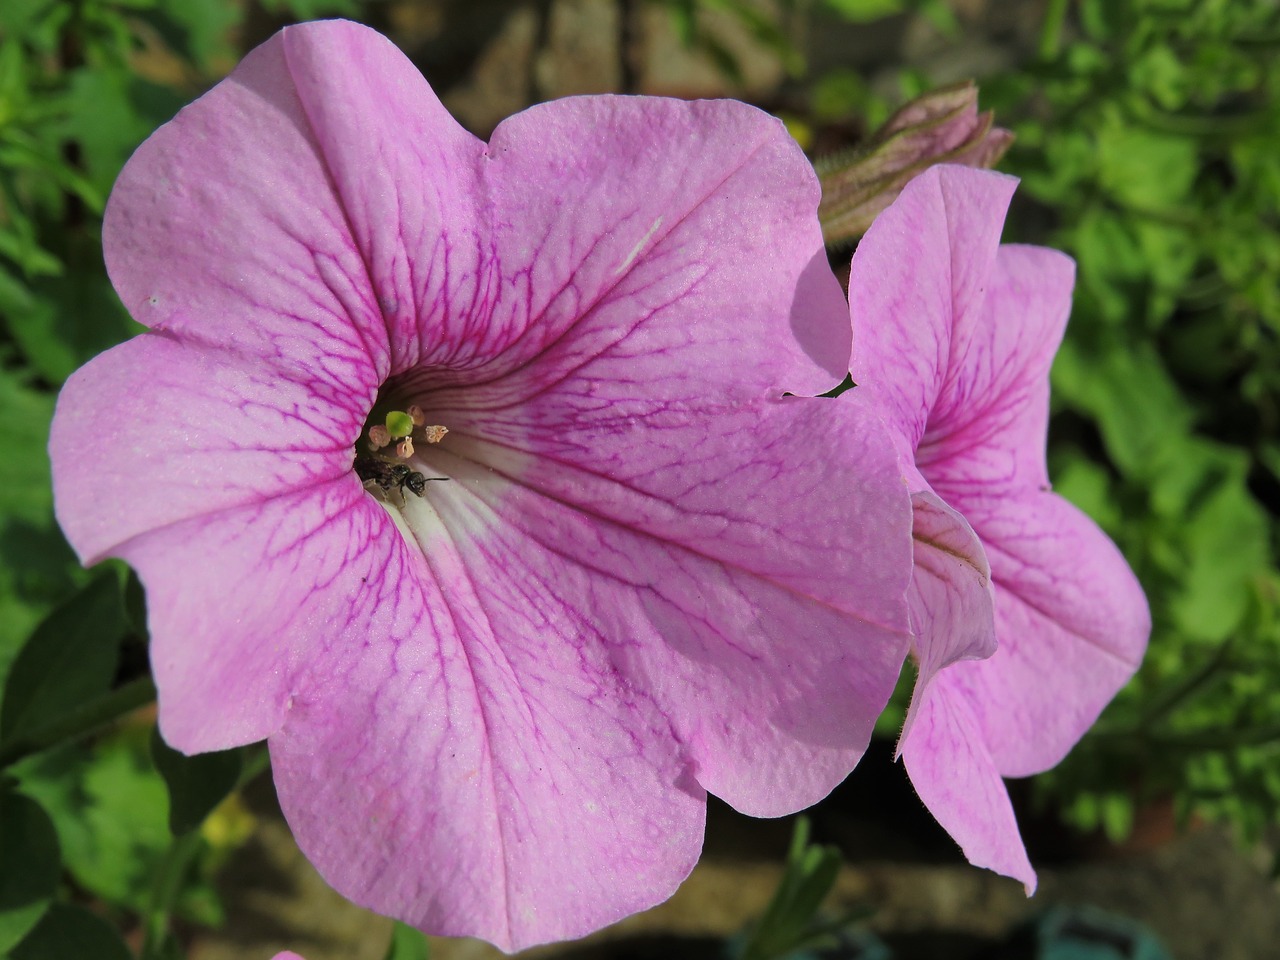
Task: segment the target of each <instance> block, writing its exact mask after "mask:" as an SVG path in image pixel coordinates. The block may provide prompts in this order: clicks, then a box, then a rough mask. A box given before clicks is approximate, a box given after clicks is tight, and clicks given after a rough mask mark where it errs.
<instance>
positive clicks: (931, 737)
mask: <svg viewBox="0 0 1280 960" xmlns="http://www.w3.org/2000/svg"><path fill="white" fill-rule="evenodd" d="M1015 184H1016V181H1015V180H1013V179H1012V178H1010V177H1006V176H1002V175H1000V174H995V173H988V172H984V171H976V170H970V169H967V168H963V167H953V166H940V167H934V168H932V169H931V170H929V171H927V172H926V173H924V174H922V175H921V176H919V177H917V178H916V179H915V180H913V181H912V182H911V183H910V184H908V185H907V187H906V189H905V190H903V192H902V195H901V196H900V197H899V198H898V200H897V201H895V202H894V204H893V205H892V206H891V207H889V208H888V209H887V210H886V211H885V212H884V213H882V214H881V215H880V217H879V218H878V219H877V220H876V222H875V224H873V226H872V227H871V229H870V230H869V231H868V232H867V235H866V236H865V237H864V238H863V240H862V242H861V243H860V244H859V246H858V250H857V252H856V254H855V255H854V258H853V267H852V272H851V276H850V282H849V301H850V309H851V312H852V316H853V322H854V330H855V338H856V344H857V346H856V350H855V355H854V364H853V377H854V380H855V381H856V382H857V383H858V384H859V386H858V389H857V390H855V391H853V393H854V394H857V393H863V394H864V396H869V397H872V398H874V399H875V401H876V403H877V404H878V405H879V406H880V407H881V409H882V410H883V411H884V413H885V417H886V420H887V421H888V422H889V425H890V428H891V430H892V432H893V433H894V435H895V437H896V439H897V443H898V445H899V450H900V454H901V456H902V458H903V461H904V463H905V464H906V465H907V466H906V470H907V473H908V477H909V482H910V486H911V491H912V500H913V503H914V507H915V522H914V532H915V537H916V549H915V563H916V571H915V575H914V577H913V583H912V588H911V594H910V601H911V616H912V630H913V633H914V637H915V639H914V652H915V655H916V659H917V661H918V664H919V679H918V681H917V686H916V692H915V696H914V698H913V701H912V707H911V711H910V713H909V714H908V718H907V725H906V728H905V729H904V731H903V736H902V741H901V745H900V748H901V752H902V756H903V759H904V761H905V763H906V767H907V771H908V773H909V775H910V777H911V781H912V783H913V784H914V785H915V787H916V790H917V791H918V793H919V794H920V797H921V799H922V800H923V801H924V802H925V804H926V806H928V808H929V810H930V811H931V812H932V813H933V814H934V816H935V817H936V818H937V819H938V821H939V822H940V823H941V824H942V825H943V826H944V827H945V828H946V829H947V831H948V832H949V833H950V834H951V835H952V837H954V838H955V839H956V841H957V842H958V843H959V844H960V846H961V848H962V849H963V851H964V853H965V855H966V856H967V857H968V858H969V860H970V861H971V862H973V863H975V864H978V865H979V866H984V867H989V868H991V869H993V870H996V871H998V872H1000V873H1003V874H1006V875H1008V876H1012V877H1016V878H1017V879H1019V880H1021V881H1023V883H1025V884H1026V885H1027V887H1028V889H1032V888H1034V886H1035V872H1034V871H1033V870H1032V868H1031V864H1030V863H1029V861H1028V859H1027V854H1026V851H1025V849H1024V847H1023V844H1022V840H1021V838H1020V836H1019V832H1018V825H1017V822H1016V820H1015V819H1014V813H1013V809H1012V807H1011V805H1010V802H1009V796H1008V792H1007V790H1006V789H1005V786H1004V782H1003V780H1002V779H1001V778H1002V777H1023V776H1028V775H1030V774H1033V773H1038V772H1040V771H1043V770H1046V769H1048V768H1049V767H1052V766H1053V765H1054V764H1056V763H1057V762H1058V761H1059V760H1061V759H1062V758H1063V756H1064V755H1065V754H1066V753H1067V751H1068V750H1069V749H1070V748H1071V747H1072V745H1073V744H1075V742H1076V741H1077V740H1079V739H1080V737H1081V736H1082V735H1083V734H1084V732H1085V731H1086V730H1087V729H1088V728H1089V726H1090V725H1091V724H1092V723H1093V722H1094V720H1095V719H1097V716H1098V714H1099V712H1100V711H1101V710H1102V708H1103V707H1104V706H1105V705H1106V704H1107V702H1108V701H1109V700H1110V699H1111V698H1112V696H1114V695H1115V693H1116V691H1117V690H1118V689H1119V688H1120V687H1121V686H1122V685H1123V684H1124V683H1125V682H1126V681H1127V680H1128V679H1129V677H1130V676H1132V675H1133V673H1134V671H1135V670H1136V669H1137V666H1138V663H1139V661H1140V660H1141V658H1142V654H1143V652H1144V650H1145V649H1146V644H1147V637H1148V634H1149V633H1150V629H1151V620H1150V615H1149V613H1148V610H1147V603H1146V599H1145V597H1144V596H1143V592H1142V588H1141V587H1140V586H1139V584H1138V582H1137V580H1136V579H1135V578H1134V575H1133V573H1132V571H1130V569H1129V567H1128V565H1127V564H1126V563H1125V561H1124V558H1123V557H1121V555H1120V553H1119V552H1118V551H1117V550H1116V548H1115V546H1114V545H1113V544H1112V543H1111V541H1110V540H1109V539H1108V538H1107V536H1106V535H1105V534H1104V533H1103V532H1102V531H1101V530H1099V529H1098V527H1097V526H1096V525H1095V524H1094V523H1093V522H1092V521H1091V520H1090V519H1089V518H1088V517H1086V516H1085V515H1084V514H1083V513H1081V512H1080V511H1079V510H1077V509H1076V508H1075V507H1073V506H1072V505H1071V504H1069V503H1067V502H1066V501H1065V500H1063V499H1062V498H1061V497H1059V496H1057V495H1056V494H1053V493H1051V492H1050V489H1049V478H1048V472H1047V469H1046V466H1045V435H1046V430H1047V426H1048V416H1049V367H1050V364H1051V363H1052V360H1053V356H1054V353H1055V352H1056V351H1057V348H1058V344H1059V342H1060V341H1061V339H1062V334H1063V330H1064V328H1065V326H1066V322H1067V316H1068V314H1069V312H1070V309H1071V289H1072V285H1073V282H1074V276H1075V270H1074V265H1073V264H1072V262H1071V261H1070V259H1068V258H1067V257H1066V256H1064V255H1062V254H1060V253H1057V252H1056V251H1053V250H1048V249H1044V248H1040V247H1027V246H1014V245H1004V246H1001V245H1000V242H999V241H1000V231H1001V228H1002V226H1003V224H1004V216H1005V210H1006V208H1007V206H1008V203H1009V199H1010V197H1011V196H1012V194H1013V190H1014V186H1015ZM982 658H987V659H982Z"/></svg>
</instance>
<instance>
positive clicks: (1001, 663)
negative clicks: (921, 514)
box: [952, 491, 1151, 777]
mask: <svg viewBox="0 0 1280 960" xmlns="http://www.w3.org/2000/svg"><path fill="white" fill-rule="evenodd" d="M965 516H966V517H968V519H969V521H970V522H971V523H972V524H973V526H974V529H975V530H977V531H978V535H979V536H980V537H981V538H982V542H983V543H984V544H985V545H986V548H987V556H988V557H989V558H990V560H991V574H992V578H993V580H994V581H995V586H996V635H997V637H998V638H999V641H1000V649H999V651H998V652H997V653H996V655H995V656H994V657H992V658H991V659H990V660H986V661H982V662H975V663H960V664H956V665H955V666H954V667H953V668H952V669H955V670H957V671H962V672H963V675H964V676H965V678H966V682H967V684H968V686H969V688H970V689H972V690H973V691H974V693H973V696H974V706H975V712H976V715H977V719H978V723H979V726H980V728H981V730H982V735H983V737H984V739H985V740H986V743H987V746H988V748H989V749H990V751H991V756H992V757H993V758H994V759H995V762H996V766H997V768H998V769H999V770H1000V772H1001V773H1002V774H1003V775H1004V776H1006V777H1025V776H1029V775H1031V774H1033V773H1039V772H1040V771H1042V770H1046V769H1048V768H1049V767H1052V766H1053V765H1054V764H1056V763H1057V762H1058V761H1060V760H1061V759H1062V758H1063V756H1065V755H1066V753H1067V751H1068V750H1070V749H1071V747H1072V746H1073V745H1074V744H1075V743H1076V741H1077V740H1079V739H1080V737H1081V736H1082V735H1083V734H1084V732H1085V731H1086V730H1087V729H1088V728H1089V727H1090V726H1091V725H1092V724H1093V722H1094V721H1095V720H1096V719H1097V717H1098V714H1099V713H1100V712H1101V710H1102V708H1103V707H1104V706H1106V704H1107V703H1108V702H1109V701H1110V700H1111V698H1112V697H1113V696H1115V693H1116V691H1117V690H1119V689H1120V688H1121V687H1122V686H1124V684H1125V683H1126V682H1127V681H1128V680H1129V678H1130V677H1131V676H1133V673H1134V671H1136V670H1137V668H1138V664H1139V663H1140V661H1141V660H1142V654H1143V652H1144V651H1145V649H1146V646H1147V637H1148V635H1149V634H1150V632H1151V616H1150V613H1149V611H1148V608H1147V601H1146V597H1145V596H1144V595H1143V592H1142V587H1141V586H1140V585H1139V583H1138V581H1137V578H1135V577H1134V575H1133V571H1132V570H1130V568H1129V565H1128V564H1127V563H1126V562H1125V560H1124V557H1122V556H1121V555H1120V551H1118V550H1117V549H1116V547H1115V545H1114V544H1113V543H1112V542H1111V541H1110V539H1108V538H1107V536H1106V534H1104V533H1103V532H1102V531H1101V530H1099V529H1098V527H1097V525H1096V524H1094V522H1093V521H1092V520H1090V519H1089V518H1088V517H1086V516H1085V515H1084V514H1083V513H1081V512H1080V511H1079V510H1078V509H1076V508H1075V507H1074V506H1072V505H1071V504H1069V503H1067V501H1065V500H1063V499H1062V498H1061V497H1059V496H1056V495H1055V494H1051V493H1042V492H1039V491H1029V492H1026V493H1022V494H1005V495H1004V496H1002V497H999V498H983V499H979V498H977V497H974V498H971V499H970V500H969V501H968V502H967V503H966V504H965Z"/></svg>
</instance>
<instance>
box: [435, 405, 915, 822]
mask: <svg viewBox="0 0 1280 960" xmlns="http://www.w3.org/2000/svg"><path fill="white" fill-rule="evenodd" d="M615 426H616V428H615V429H614V430H613V431H609V430H606V429H604V428H603V425H602V424H601V423H596V424H592V423H591V422H590V421H587V422H585V423H583V424H582V426H581V427H580V428H579V430H578V431H577V432H574V430H573V428H572V427H571V426H569V425H568V424H565V425H564V431H563V432H560V431H555V430H552V431H547V432H546V433H545V434H544V435H543V436H545V437H546V440H544V441H543V442H542V443H539V444H538V445H537V447H536V448H535V449H536V450H537V454H536V456H533V457H530V456H529V455H528V454H525V453H522V452H517V451H515V450H512V449H511V448H505V449H504V448H502V447H498V446H496V445H493V444H491V443H490V442H488V441H483V440H476V439H471V440H468V441H467V442H466V443H465V444H462V445H455V446H454V447H453V448H452V450H454V451H456V452H461V453H462V455H464V456H468V457H469V458H471V459H473V460H474V461H475V462H477V463H483V464H485V465H486V466H487V467H489V468H491V469H494V470H497V471H498V472H500V473H503V474H505V475H507V476H510V477H512V478H514V479H516V480H518V481H519V483H520V484H521V485H522V487H523V488H524V489H523V490H520V491H519V493H518V501H517V502H519V503H520V504H521V506H520V507H519V508H518V509H512V508H506V509H507V510H508V511H509V515H507V516H505V517H504V521H505V523H506V524H509V525H511V526H513V527H515V528H516V529H519V530H521V531H523V532H525V534H526V535H527V536H528V537H530V539H531V540H532V541H533V542H536V543H537V544H540V545H542V547H543V548H544V549H546V550H548V551H551V552H552V553H553V554H557V555H558V554H564V555H566V556H568V557H574V558H577V559H578V562H580V563H582V564H584V565H585V566H587V567H588V568H590V569H593V570H597V571H599V573H600V574H601V575H605V574H606V573H607V575H608V576H609V577H610V578H614V579H617V580H618V581H619V584H620V585H625V586H626V587H627V590H629V591H634V592H635V593H636V600H634V601H627V600H626V599H625V597H616V598H613V599H610V600H609V601H608V603H594V604H592V605H591V606H592V607H593V609H597V611H598V614H599V615H600V616H602V617H611V616H612V614H611V613H610V611H617V614H618V616H620V617H622V619H619V620H617V621H616V622H614V625H613V627H612V628H610V629H608V630H605V632H606V633H607V634H608V635H610V636H614V637H617V638H619V639H621V638H623V637H629V636H633V635H635V632H636V630H637V629H638V628H639V627H640V626H642V625H643V624H645V623H646V622H648V623H650V624H651V625H650V626H649V627H648V628H646V630H647V631H653V630H656V633H654V634H653V636H655V637H662V639H663V642H662V643H641V644H636V645H635V646H633V647H629V648H628V652H627V660H628V662H629V663H631V664H632V666H631V667H630V669H631V670H633V671H634V675H635V680H636V683H637V685H640V686H643V687H644V688H645V689H652V690H654V691H655V696H656V697H658V700H659V702H660V703H662V704H663V705H664V707H666V709H668V710H669V711H670V712H671V714H672V716H673V718H674V723H675V726H676V730H677V731H678V732H679V733H680V735H681V736H682V737H683V738H684V739H686V740H687V741H688V742H689V743H690V744H691V749H692V750H693V755H694V759H695V760H696V761H697V762H698V770H697V777H698V780H699V782H700V783H701V784H702V785H703V786H704V787H706V788H707V789H708V790H710V791H712V792H714V793H716V794H717V795H718V796H720V797H722V798H723V799H725V800H727V801H728V802H729V803H731V804H734V805H735V806H737V807H738V808H739V809H742V810H744V811H745V812H748V813H752V814H755V815H763V816H776V815H780V814H782V813H784V812H788V811H791V810H795V809H798V808H800V807H803V806H806V805H808V804H809V803H812V802H815V801H816V800H817V799H819V798H820V797H821V796H823V795H825V794H826V792H827V791H829V790H830V789H831V788H832V787H833V786H835V784H836V783H838V782H839V781H840V780H841V779H842V778H843V776H844V774H845V773H847V771H848V769H850V768H851V767H852V765H853V763H854V762H856V758H857V756H858V755H860V754H861V752H862V750H863V749H864V747H865V745H866V742H867V739H868V738H869V736H870V732H871V728H872V726H873V724H874V718H875V716H876V715H877V714H878V712H879V710H880V709H881V707H882V705H883V703H884V702H885V701H886V700H887V698H888V695H889V693H890V692H891V689H892V686H893V684H894V682H895V680H896V677H897V674H898V669H899V666H900V663H901V658H902V656H903V653H904V649H905V647H904V644H905V641H906V622H905V609H904V604H903V599H902V597H903V592H904V589H905V586H906V583H905V580H906V577H907V575H908V571H909V563H908V553H907V551H908V550H909V549H910V540H909V538H908V536H907V529H908V524H909V522H910V521H909V515H908V513H907V501H906V498H905V496H904V491H903V489H902V486H901V481H900V479H899V477H898V474H897V471H896V468H895V461H894V458H893V456H892V452H891V451H890V449H889V443H888V441H887V438H886V437H885V436H884V434H883V431H882V430H881V429H880V428H879V425H878V422H877V421H876V420H875V419H874V418H873V417H872V416H870V415H869V414H868V413H867V411H866V410H865V407H864V405H862V404H860V403H853V402H844V400H843V398H842V401H841V402H839V403H834V402H830V401H822V400H801V399H799V398H793V399H791V400H786V401H777V402H773V403H766V404H759V405H754V406H751V407H744V408H742V409H740V410H738V411H723V412H719V413H715V414H707V415H700V416H697V417H688V416H685V415H682V414H680V413H678V412H666V411H660V412H658V413H655V414H652V415H650V416H648V417H636V416H633V417H629V418H627V419H626V420H624V421H623V422H622V423H619V424H616V425H615ZM589 441H590V445H588V442H589ZM814 449H822V450H825V451H828V453H827V454H826V457H825V459H821V460H820V459H816V458H814V457H812V456H811V455H810V451H812V450H814ZM439 463H440V464H441V466H442V468H443V470H444V472H448V473H452V472H453V471H454V470H455V469H456V468H454V467H452V466H449V465H448V464H447V462H446V461H444V460H441V461H439ZM730 491H732V495H731V496H730V495H728V494H729V492H730ZM561 577H562V575H561V574H556V577H555V579H557V580H559V579H560V578H561ZM689 578H692V580H690V579H689ZM686 584H687V585H686ZM636 602H639V603H640V607H639V608H636V609H634V610H633V609H632V607H633V605H634V603H636ZM624 614H625V616H624ZM611 622H612V621H611ZM779 658H781V659H779ZM744 697H745V700H743V699H742V698H744ZM721 718H722V719H721Z"/></svg>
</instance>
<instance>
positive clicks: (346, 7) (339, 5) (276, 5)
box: [262, 0, 360, 20]
mask: <svg viewBox="0 0 1280 960" xmlns="http://www.w3.org/2000/svg"><path fill="white" fill-rule="evenodd" d="M262 8H263V9H264V10H267V11H269V12H271V13H274V14H277V15H278V14H282V13H288V14H290V15H291V16H293V17H294V19H296V20H314V19H315V18H316V17H324V16H333V15H334V14H343V15H345V16H348V17H354V16H355V15H356V14H358V13H359V12H360V8H359V6H358V5H357V3H356V0H262Z"/></svg>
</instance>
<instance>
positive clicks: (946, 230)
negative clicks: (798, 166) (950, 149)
mask: <svg viewBox="0 0 1280 960" xmlns="http://www.w3.org/2000/svg"><path fill="white" fill-rule="evenodd" d="M1016 183H1017V181H1016V180H1014V179H1013V178H1012V177H1006V176H1003V175H1001V174H995V173H990V172H988V171H977V170H970V169H968V168H966V167H951V166H939V167H931V168H930V169H929V170H926V171H925V172H924V173H922V174H921V175H920V176H918V177H916V178H915V179H914V180H912V181H911V182H910V183H908V184H907V186H906V187H905V188H904V189H903V191H902V194H901V196H899V197H898V199H897V200H895V201H894V203H893V205H892V206H890V207H889V208H888V209H887V210H885V211H884V213H882V214H880V216H879V217H877V218H876V221H875V223H873V224H872V225H871V229H869V230H868V231H867V234H866V236H865V237H864V238H863V240H862V242H861V243H860V244H859V245H858V249H857V251H856V252H855V253H854V256H853V265H852V268H851V273H850V278H849V308H850V313H851V315H852V317H853V328H854V331H855V334H854V351H853V379H854V381H855V382H856V383H858V384H863V385H867V386H869V387H870V388H871V389H872V390H873V391H874V392H875V394H876V396H877V398H878V399H879V400H880V402H882V403H883V404H884V405H885V408H886V419H887V420H888V421H889V423H890V424H891V425H892V426H893V427H894V428H895V429H897V430H900V431H901V432H902V433H903V435H904V436H905V437H906V439H907V441H908V442H909V445H910V448H911V449H913V450H914V449H915V447H916V446H917V445H918V444H919V442H920V439H921V437H923V436H924V432H925V426H926V424H927V423H928V421H929V418H930V416H931V411H932V410H933V409H934V406H935V405H936V404H937V402H938V397H939V393H940V392H941V391H942V389H943V386H944V384H945V383H946V381H947V376H948V373H949V370H950V365H951V362H952V349H953V348H952V338H953V335H954V334H953V331H954V330H956V329H959V328H963V327H964V326H965V325H966V324H968V323H969V322H971V320H976V319H977V318H976V316H975V315H976V314H977V312H978V311H980V310H981V309H982V306H983V303H984V292H985V285H986V283H987V277H988V275H989V274H990V272H991V265H992V263H993V262H994V260H995V257H996V249H997V246H998V244H999V240H1000V230H1001V227H1002V226H1003V225H1004V214H1005V209H1006V207H1007V206H1008V203H1009V198H1010V197H1011V196H1012V195H1013V190H1014V186H1015V185H1016Z"/></svg>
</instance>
